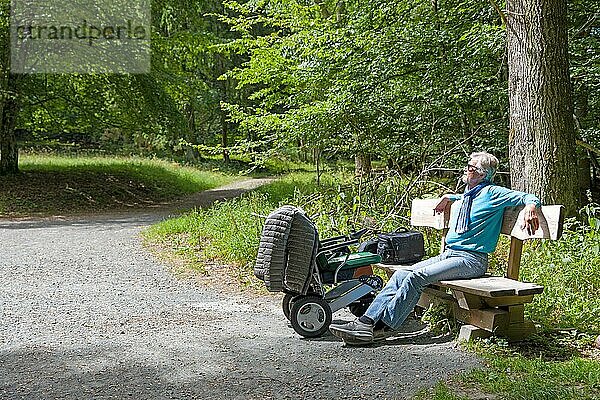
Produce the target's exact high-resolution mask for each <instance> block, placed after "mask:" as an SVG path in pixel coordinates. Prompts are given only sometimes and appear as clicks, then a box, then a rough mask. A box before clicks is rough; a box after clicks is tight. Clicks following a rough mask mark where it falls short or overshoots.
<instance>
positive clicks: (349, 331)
mask: <svg viewBox="0 0 600 400" xmlns="http://www.w3.org/2000/svg"><path fill="white" fill-rule="evenodd" d="M329 331H330V332H331V333H332V334H333V336H336V337H339V338H340V339H342V340H343V341H344V342H346V343H348V344H352V345H356V344H362V343H369V342H372V341H373V325H369V324H365V323H363V322H360V321H359V320H358V318H357V319H355V320H354V321H351V322H347V323H345V324H332V325H329Z"/></svg>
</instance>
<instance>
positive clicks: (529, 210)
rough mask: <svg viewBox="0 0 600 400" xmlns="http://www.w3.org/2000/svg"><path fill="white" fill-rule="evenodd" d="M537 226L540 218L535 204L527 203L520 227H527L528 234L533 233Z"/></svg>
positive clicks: (523, 228)
mask: <svg viewBox="0 0 600 400" xmlns="http://www.w3.org/2000/svg"><path fill="white" fill-rule="evenodd" d="M539 227H540V220H539V218H538V215H537V210H536V208H535V204H527V205H526V206H525V216H524V218H523V224H522V225H521V229H522V230H525V228H527V233H528V234H529V235H533V233H534V232H535V231H537V230H538V228H539Z"/></svg>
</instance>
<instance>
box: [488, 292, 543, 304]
mask: <svg viewBox="0 0 600 400" xmlns="http://www.w3.org/2000/svg"><path fill="white" fill-rule="evenodd" d="M483 301H484V302H485V304H487V305H488V306H490V307H499V306H514V305H518V304H525V303H531V302H532V301H533V295H532V294H531V295H529V296H506V297H484V298H483Z"/></svg>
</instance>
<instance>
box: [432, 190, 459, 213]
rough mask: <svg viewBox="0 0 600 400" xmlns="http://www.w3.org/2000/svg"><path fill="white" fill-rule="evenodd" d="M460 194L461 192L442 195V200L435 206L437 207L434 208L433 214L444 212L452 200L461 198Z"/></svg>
mask: <svg viewBox="0 0 600 400" xmlns="http://www.w3.org/2000/svg"><path fill="white" fill-rule="evenodd" d="M460 197H461V196H460V195H459V194H445V195H443V196H442V199H441V200H440V202H439V203H438V205H437V206H435V208H434V209H433V215H435V214H441V213H443V212H444V210H445V209H446V207H448V204H451V203H452V202H454V201H456V200H459V199H460Z"/></svg>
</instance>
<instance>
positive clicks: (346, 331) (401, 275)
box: [329, 255, 443, 342]
mask: <svg viewBox="0 0 600 400" xmlns="http://www.w3.org/2000/svg"><path fill="white" fill-rule="evenodd" d="M442 256H443V255H439V256H436V257H432V258H429V259H427V260H424V261H421V262H419V263H417V264H414V265H412V266H411V267H410V269H408V268H407V269H403V270H398V271H396V272H394V274H393V275H392V276H391V278H390V280H389V281H388V283H387V284H386V285H385V287H384V288H383V289H382V290H381V292H379V294H377V296H376V297H375V299H374V300H373V302H372V303H371V305H370V306H369V308H368V309H367V311H366V312H365V314H364V316H362V317H360V318H357V319H355V320H354V321H351V322H345V323H342V324H331V325H330V326H329V330H330V331H331V333H332V334H333V335H334V336H337V337H339V338H342V339H344V341H353V340H354V341H358V342H361V341H362V342H371V341H372V340H373V325H374V324H375V323H376V322H377V321H378V320H379V317H376V319H375V318H373V317H372V316H379V315H383V312H384V311H385V309H386V306H387V303H388V302H390V301H391V300H393V299H394V296H395V295H396V293H397V292H398V289H399V288H400V287H401V286H402V284H403V282H404V280H405V279H406V277H407V276H409V275H410V274H411V273H412V270H414V269H419V268H423V267H425V266H427V265H430V264H434V263H436V262H438V261H439V260H440V259H442ZM365 317H366V320H365Z"/></svg>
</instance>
